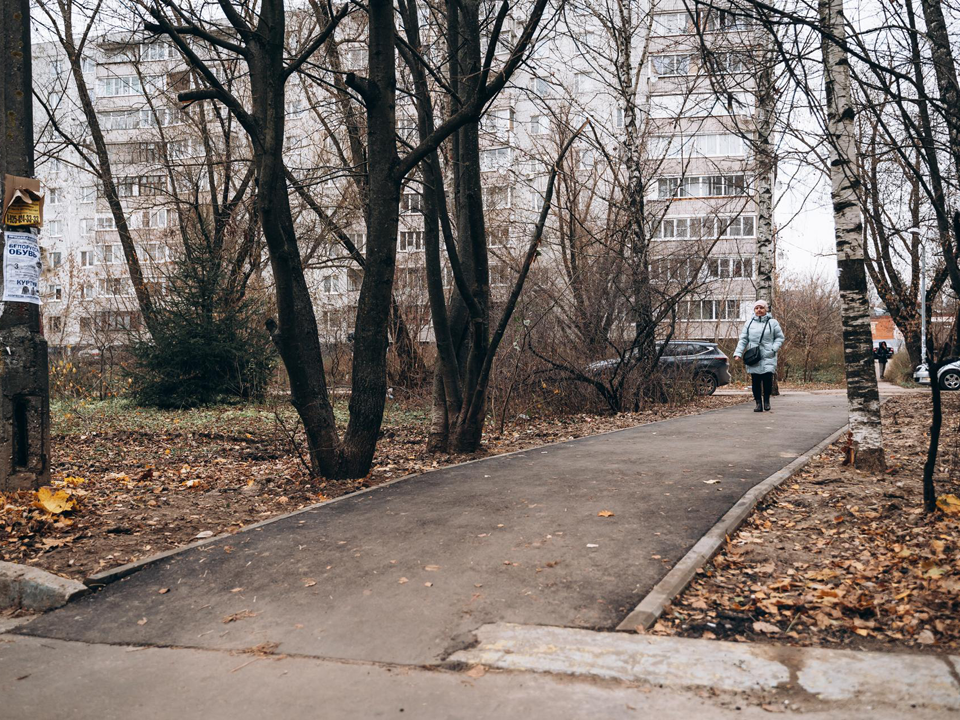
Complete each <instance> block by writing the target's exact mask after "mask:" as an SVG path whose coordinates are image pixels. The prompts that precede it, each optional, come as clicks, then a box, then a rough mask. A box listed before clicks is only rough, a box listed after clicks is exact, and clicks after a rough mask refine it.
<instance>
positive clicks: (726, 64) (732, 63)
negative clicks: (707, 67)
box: [714, 52, 750, 73]
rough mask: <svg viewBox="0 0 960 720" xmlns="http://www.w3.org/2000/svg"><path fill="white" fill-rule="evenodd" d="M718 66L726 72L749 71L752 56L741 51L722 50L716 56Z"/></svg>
mask: <svg viewBox="0 0 960 720" xmlns="http://www.w3.org/2000/svg"><path fill="white" fill-rule="evenodd" d="M714 57H715V59H716V63H717V66H718V67H719V68H720V70H721V72H725V73H745V72H749V61H750V57H749V56H748V55H746V54H744V53H739V52H722V53H717V54H716V55H715V56H714Z"/></svg>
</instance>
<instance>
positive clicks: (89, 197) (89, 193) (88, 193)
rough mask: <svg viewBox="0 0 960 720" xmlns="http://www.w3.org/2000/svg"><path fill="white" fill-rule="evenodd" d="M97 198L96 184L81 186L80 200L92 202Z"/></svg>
mask: <svg viewBox="0 0 960 720" xmlns="http://www.w3.org/2000/svg"><path fill="white" fill-rule="evenodd" d="M96 199H97V187H96V185H84V186H83V187H81V188H80V202H82V203H92V202H93V201H94V200H96Z"/></svg>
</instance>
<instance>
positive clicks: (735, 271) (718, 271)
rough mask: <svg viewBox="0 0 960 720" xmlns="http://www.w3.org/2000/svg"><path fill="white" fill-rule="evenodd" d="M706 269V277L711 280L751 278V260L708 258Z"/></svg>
mask: <svg viewBox="0 0 960 720" xmlns="http://www.w3.org/2000/svg"><path fill="white" fill-rule="evenodd" d="M706 267H707V275H708V277H710V278H713V279H727V278H751V277H753V258H741V257H722V258H710V259H709V260H707V266H706Z"/></svg>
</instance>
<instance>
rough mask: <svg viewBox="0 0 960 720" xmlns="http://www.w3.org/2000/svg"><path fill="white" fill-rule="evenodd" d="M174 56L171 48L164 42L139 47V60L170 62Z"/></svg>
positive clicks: (174, 53)
mask: <svg viewBox="0 0 960 720" xmlns="http://www.w3.org/2000/svg"><path fill="white" fill-rule="evenodd" d="M175 56H176V52H175V51H174V49H173V46H172V45H170V44H168V43H165V42H152V43H144V44H143V45H141V46H140V59H141V60H170V59H171V58H173V57H175Z"/></svg>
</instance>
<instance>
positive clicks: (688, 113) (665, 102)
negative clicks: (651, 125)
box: [650, 92, 754, 119]
mask: <svg viewBox="0 0 960 720" xmlns="http://www.w3.org/2000/svg"><path fill="white" fill-rule="evenodd" d="M753 111H754V96H753V94H751V93H747V92H736V93H722V96H718V95H716V94H714V93H695V94H690V95H654V96H653V97H651V98H650V117H652V118H658V119H665V118H677V117H723V116H728V115H743V116H748V115H752V114H753Z"/></svg>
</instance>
